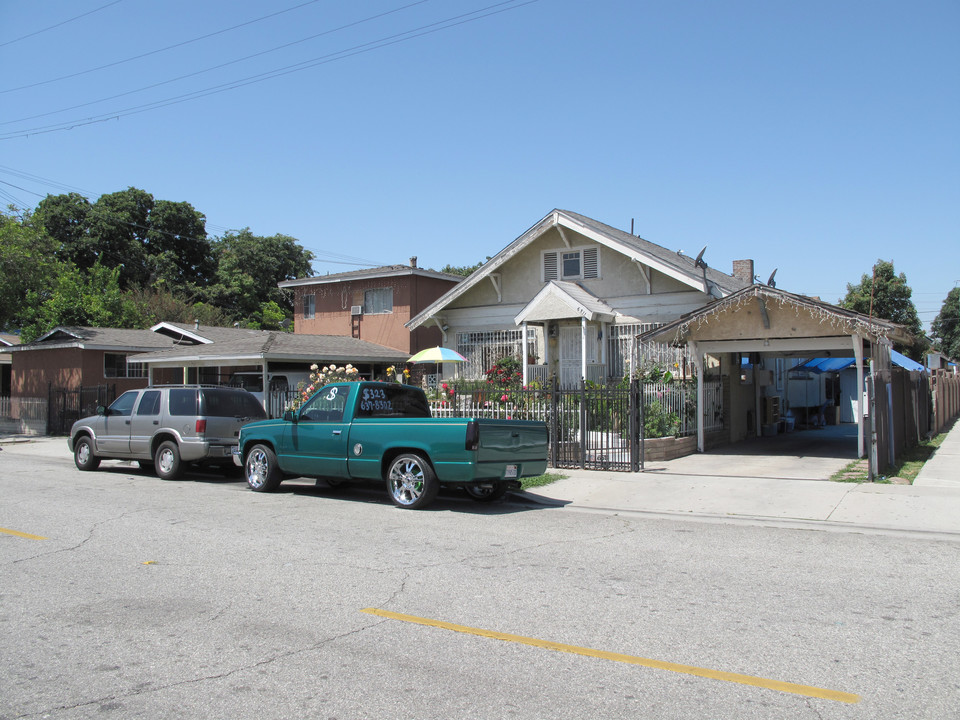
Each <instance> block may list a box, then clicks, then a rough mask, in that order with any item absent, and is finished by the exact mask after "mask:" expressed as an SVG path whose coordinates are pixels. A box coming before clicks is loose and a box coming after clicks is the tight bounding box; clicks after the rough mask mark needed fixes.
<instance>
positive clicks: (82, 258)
mask: <svg viewBox="0 0 960 720" xmlns="http://www.w3.org/2000/svg"><path fill="white" fill-rule="evenodd" d="M92 207H93V206H92V205H91V204H90V201H89V200H87V199H86V198H85V197H83V195H80V194H79V193H69V194H67V195H47V196H46V197H45V198H44V199H43V200H41V201H40V203H39V204H38V205H37V209H36V211H35V212H34V214H33V218H34V221H35V222H36V223H37V225H39V226H40V227H41V228H43V229H44V230H45V231H46V232H47V234H48V235H49V236H50V237H51V238H53V240H54V241H55V242H56V244H57V247H56V253H57V258H58V259H60V260H63V261H66V262H72V263H73V264H75V265H76V266H77V267H81V268H89V267H93V264H94V263H95V262H96V260H97V253H96V250H95V248H94V247H93V243H92V241H91V240H90V225H89V216H90V209H91V208H92Z"/></svg>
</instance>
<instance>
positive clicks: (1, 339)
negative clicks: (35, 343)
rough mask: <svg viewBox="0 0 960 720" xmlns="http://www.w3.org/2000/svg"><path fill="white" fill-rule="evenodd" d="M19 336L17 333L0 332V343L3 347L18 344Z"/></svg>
mask: <svg viewBox="0 0 960 720" xmlns="http://www.w3.org/2000/svg"><path fill="white" fill-rule="evenodd" d="M19 344H20V336H19V335H7V334H6V333H4V334H0V345H3V346H4V347H10V346H11V345H19Z"/></svg>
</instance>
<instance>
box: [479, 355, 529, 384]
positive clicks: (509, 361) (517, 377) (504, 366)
mask: <svg viewBox="0 0 960 720" xmlns="http://www.w3.org/2000/svg"><path fill="white" fill-rule="evenodd" d="M487 382H488V383H489V384H491V385H494V386H495V387H504V388H510V387H513V388H519V387H520V385H522V384H523V368H522V367H521V366H520V361H519V360H517V359H516V358H514V357H502V358H500V359H499V360H497V361H496V362H495V363H494V364H493V367H492V368H490V369H489V370H487Z"/></svg>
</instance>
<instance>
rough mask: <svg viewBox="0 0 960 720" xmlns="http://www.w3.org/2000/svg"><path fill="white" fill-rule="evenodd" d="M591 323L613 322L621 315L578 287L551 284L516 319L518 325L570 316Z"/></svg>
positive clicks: (556, 283)
mask: <svg viewBox="0 0 960 720" xmlns="http://www.w3.org/2000/svg"><path fill="white" fill-rule="evenodd" d="M571 312H573V313H574V314H575V315H580V316H581V317H585V318H586V319H587V320H590V321H594V320H598V319H599V320H603V321H605V322H611V321H612V320H613V319H614V318H615V317H616V316H617V315H619V313H618V312H617V311H616V310H614V309H613V308H612V307H610V306H609V305H607V303H605V302H604V301H603V300H601V299H600V298H598V297H597V296H596V295H594V294H592V293H590V292H588V291H587V290H585V289H584V288H583V287H581V286H580V285H579V284H577V283H573V282H567V281H564V280H551V281H550V282H548V283H547V284H546V285H544V286H543V289H542V290H541V291H540V292H538V293H537V294H536V295H535V296H534V298H533V300H531V301H530V302H528V303H527V304H526V306H525V307H524V308H523V310H521V311H520V314H518V315H517V317H516V318H515V319H514V322H516V324H517V325H520V324H521V323H523V322H527V321H534V322H535V321H539V320H555V319H557V318H565V317H570V313H571Z"/></svg>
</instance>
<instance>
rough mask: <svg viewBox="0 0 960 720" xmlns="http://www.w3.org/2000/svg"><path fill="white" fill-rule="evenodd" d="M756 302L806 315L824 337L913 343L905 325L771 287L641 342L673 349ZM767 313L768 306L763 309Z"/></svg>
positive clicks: (740, 295)
mask: <svg viewBox="0 0 960 720" xmlns="http://www.w3.org/2000/svg"><path fill="white" fill-rule="evenodd" d="M753 299H756V300H757V301H758V303H759V302H762V303H769V304H770V306H771V307H784V308H789V309H790V311H791V312H793V313H796V314H798V315H799V314H800V313H806V314H808V315H809V316H810V317H813V318H816V319H817V320H818V321H819V324H820V325H821V326H823V328H824V330H823V335H824V336H826V335H862V336H863V337H865V338H869V339H871V340H872V339H880V338H882V339H884V340H889V341H891V342H899V343H909V342H911V341H912V340H913V336H912V335H911V334H910V332H909V330H907V329H906V328H905V327H904V326H903V325H898V324H897V323H895V322H891V321H890V320H883V319H880V318H876V317H870V316H867V315H864V314H863V313H858V312H856V311H854V310H847V309H846V308H842V307H839V306H837V305H831V304H830V303H825V302H823V301H822V300H819V299H816V298H810V297H806V296H805V295H797V294H795V293H790V292H787V291H786V290H780V289H778V288H774V287H771V286H769V285H759V284H755V285H750V286H748V287H745V288H744V289H742V290H738V291H737V292H735V293H733V294H732V295H728V296H727V297H725V298H722V299H720V300H715V301H714V302H712V303H710V304H708V305H704V306H703V307H701V308H698V309H697V310H694V311H693V312H690V313H687V314H686V315H682V316H681V317H679V318H677V319H676V320H674V321H673V322H669V323H666V324H664V325H661V326H660V327H658V328H656V329H654V330H650V331H648V332H645V333H643V334H642V335H640V340H641V341H650V340H652V341H655V342H662V343H668V344H672V345H683V344H684V343H685V342H686V341H687V339H688V338H689V337H690V336H691V335H692V334H694V333H695V332H696V330H697V329H698V328H700V327H701V326H704V325H708V324H709V323H710V322H711V319H714V318H715V317H716V316H719V315H721V314H722V313H724V312H725V311H727V310H734V311H735V310H737V309H739V308H741V307H743V306H745V305H746V304H747V303H748V302H749V301H750V300H753ZM760 307H761V308H762V309H763V312H764V313H766V309H765V305H762V304H761V305H760Z"/></svg>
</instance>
